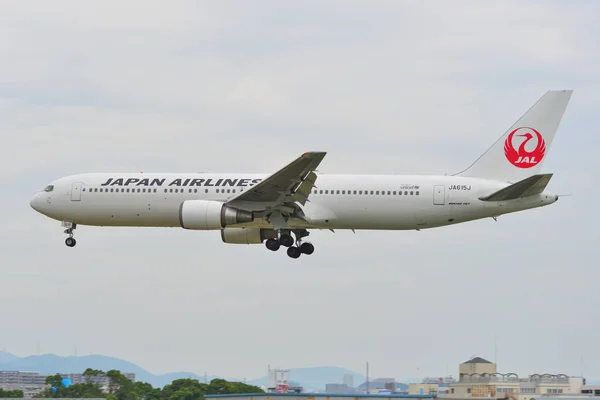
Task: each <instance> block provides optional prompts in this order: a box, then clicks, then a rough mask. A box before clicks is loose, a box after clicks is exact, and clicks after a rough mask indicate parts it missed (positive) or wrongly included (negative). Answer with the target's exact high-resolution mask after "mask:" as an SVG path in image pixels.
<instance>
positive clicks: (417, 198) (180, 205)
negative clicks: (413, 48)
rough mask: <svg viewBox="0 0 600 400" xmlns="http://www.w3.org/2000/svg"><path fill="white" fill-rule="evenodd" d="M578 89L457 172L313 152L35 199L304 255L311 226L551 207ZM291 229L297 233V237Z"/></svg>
mask: <svg viewBox="0 0 600 400" xmlns="http://www.w3.org/2000/svg"><path fill="white" fill-rule="evenodd" d="M572 92H573V90H550V91H548V92H546V93H545V94H544V95H543V96H542V97H541V98H540V99H539V100H538V101H537V102H536V103H535V104H534V105H533V106H532V107H531V108H530V109H529V110H528V111H527V112H526V113H525V114H523V115H522V116H521V117H520V118H519V119H518V120H517V122H515V123H514V124H513V126H512V127H510V129H508V130H507V131H506V132H505V133H504V134H503V135H502V136H501V137H500V138H499V139H498V140H496V142H494V143H493V144H492V146H491V147H490V148H489V149H488V150H487V151H485V152H484V153H483V155H481V156H480V157H479V158H478V159H476V160H475V162H473V163H472V165H470V166H469V167H468V168H466V169H465V170H463V171H461V172H458V173H455V174H452V175H448V174H446V175H364V174H363V175H347V174H325V173H321V172H320V171H318V170H317V167H318V166H319V165H320V163H321V161H322V160H323V158H324V157H325V155H326V152H321V151H311V152H306V153H304V154H302V155H300V156H299V157H298V158H297V159H295V160H294V161H292V162H291V163H289V164H288V165H286V166H285V167H283V168H281V169H280V170H278V171H277V172H275V173H273V174H264V173H263V174H255V173H245V172H242V173H184V174H177V173H141V172H140V173H85V174H78V175H70V176H66V177H63V178H60V179H57V180H55V181H53V182H51V183H50V184H48V185H47V186H46V187H45V188H44V189H43V190H41V191H39V192H38V193H37V194H35V196H34V197H33V199H32V200H31V202H30V205H31V207H32V208H33V209H34V210H36V211H38V212H39V213H41V214H44V215H45V216H47V217H50V218H53V219H55V220H58V221H61V222H62V226H63V228H66V229H65V230H64V233H65V234H67V235H68V237H67V239H66V240H65V243H66V245H67V246H69V247H73V246H75V244H76V241H75V238H74V231H75V229H76V228H77V226H79V225H89V226H114V227H117V226H129V227H181V228H183V229H187V230H200V231H206V230H214V231H219V232H220V234H221V239H222V241H223V242H224V243H230V244H262V243H264V244H265V246H266V247H267V249H269V250H271V251H277V250H279V249H280V247H281V246H283V247H286V248H287V255H288V256H289V257H291V258H293V259H297V258H298V257H300V255H302V254H305V255H310V254H313V252H314V250H315V248H314V245H313V244H312V243H310V242H308V241H306V240H305V238H306V237H307V236H308V235H309V234H310V232H309V230H314V229H325V230H331V231H333V232H335V230H336V229H337V230H343V229H346V230H352V231H354V232H355V230H417V231H419V230H421V229H429V228H436V227H442V226H448V225H455V224H459V223H464V222H467V221H473V220H478V219H482V218H493V219H496V218H497V217H498V216H500V215H503V214H509V213H514V212H518V211H523V210H529V209H533V208H537V207H544V206H547V205H550V204H552V203H554V202H556V201H557V200H558V198H559V196H558V195H556V194H554V193H551V192H549V191H547V190H546V186H547V185H548V183H549V181H550V179H551V178H552V175H553V174H552V173H541V172H540V170H541V167H542V165H543V163H544V161H545V159H546V156H547V153H548V150H549V148H550V145H551V143H552V140H553V139H554V136H555V134H556V131H557V129H558V126H559V124H560V121H561V119H562V117H563V114H564V112H565V110H566V107H567V104H568V102H569V100H570V98H571V94H572ZM292 235H293V236H292Z"/></svg>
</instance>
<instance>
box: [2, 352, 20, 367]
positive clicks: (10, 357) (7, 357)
mask: <svg viewBox="0 0 600 400" xmlns="http://www.w3.org/2000/svg"><path fill="white" fill-rule="evenodd" d="M18 359H19V357H17V356H15V355H14V354H10V353H7V352H5V351H0V364H4V363H7V362H11V361H15V360H18Z"/></svg>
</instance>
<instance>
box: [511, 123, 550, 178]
mask: <svg viewBox="0 0 600 400" xmlns="http://www.w3.org/2000/svg"><path fill="white" fill-rule="evenodd" d="M521 130H522V131H523V132H524V133H519V134H516V133H517V132H518V131H521ZM515 134H516V135H515ZM534 135H535V137H536V139H537V145H536V146H535V149H533V150H531V151H527V150H526V149H525V146H527V144H528V143H529V141H531V139H533V137H534ZM514 136H520V137H524V138H525V140H523V142H522V143H521V145H520V146H519V148H518V149H517V148H515V145H514V144H513V137H514ZM545 153H546V142H544V138H543V137H542V135H541V134H540V133H539V132H538V131H536V130H535V129H533V128H527V127H520V128H517V129H515V130H514V131H512V132H511V133H509V134H508V137H507V138H506V141H505V142H504V154H505V155H506V159H507V160H508V161H510V163H511V164H512V165H514V166H515V167H519V168H531V167H534V166H536V165H538V164H539V163H540V161H542V159H543V158H544V154H545Z"/></svg>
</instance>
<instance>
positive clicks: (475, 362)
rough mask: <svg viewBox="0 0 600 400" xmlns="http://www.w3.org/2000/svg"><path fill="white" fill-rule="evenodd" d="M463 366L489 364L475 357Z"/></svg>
mask: <svg viewBox="0 0 600 400" xmlns="http://www.w3.org/2000/svg"><path fill="white" fill-rule="evenodd" d="M463 364H491V362H489V361H488V360H484V359H483V358H481V357H475V358H472V359H470V360H469V361H465V362H464V363H463Z"/></svg>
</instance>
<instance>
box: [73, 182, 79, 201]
mask: <svg viewBox="0 0 600 400" xmlns="http://www.w3.org/2000/svg"><path fill="white" fill-rule="evenodd" d="M71 201H81V183H80V182H75V183H74V184H73V185H72V186H71Z"/></svg>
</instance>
